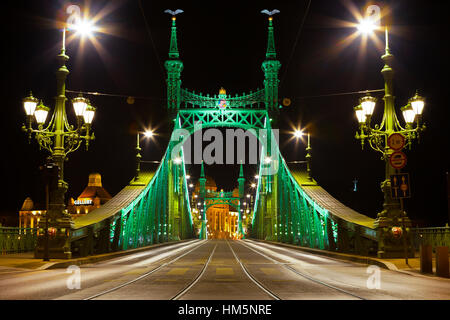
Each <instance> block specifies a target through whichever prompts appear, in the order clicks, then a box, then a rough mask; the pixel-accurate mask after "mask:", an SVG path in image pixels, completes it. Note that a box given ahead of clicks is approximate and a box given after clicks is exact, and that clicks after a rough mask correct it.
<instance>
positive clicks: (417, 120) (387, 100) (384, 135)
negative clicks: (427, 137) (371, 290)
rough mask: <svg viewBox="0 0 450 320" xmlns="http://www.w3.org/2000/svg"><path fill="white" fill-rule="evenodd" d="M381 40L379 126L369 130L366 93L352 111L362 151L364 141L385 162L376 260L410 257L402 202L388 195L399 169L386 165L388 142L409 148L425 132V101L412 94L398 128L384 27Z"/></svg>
mask: <svg viewBox="0 0 450 320" xmlns="http://www.w3.org/2000/svg"><path fill="white" fill-rule="evenodd" d="M367 21H368V20H365V21H364V24H365V25H364V26H361V27H360V28H359V29H360V31H362V30H364V31H365V32H372V31H373V30H375V27H374V26H372V27H368V26H367ZM363 27H364V28H363ZM385 37H386V48H385V54H384V55H383V56H382V57H381V59H382V60H383V62H384V63H385V65H384V68H383V69H382V70H381V74H382V75H383V77H384V83H385V95H384V98H383V100H384V114H383V120H382V122H381V124H376V125H375V126H373V127H372V124H371V122H372V114H373V111H374V108H375V105H376V98H374V97H372V96H370V95H369V94H368V95H366V96H365V97H362V98H361V99H360V105H358V106H357V107H355V108H354V110H355V113H356V117H357V119H358V122H359V129H360V131H359V132H357V133H356V139H358V140H360V141H361V147H362V148H364V145H365V142H366V141H367V142H368V143H369V145H370V147H371V148H372V149H374V150H375V151H378V152H380V153H381V154H382V160H384V162H385V168H386V169H385V180H384V181H383V182H382V183H381V190H382V192H383V193H384V203H383V211H381V212H380V213H379V214H378V216H377V219H376V220H375V223H374V225H375V228H376V229H377V232H378V256H379V257H380V258H401V257H403V256H404V255H405V254H406V257H408V256H413V255H414V251H413V250H412V248H411V239H410V235H409V227H410V226H411V221H410V220H409V218H408V217H407V214H406V212H405V211H404V210H403V203H402V201H403V200H402V199H400V200H399V199H394V198H393V196H392V194H391V176H392V175H395V174H397V173H399V169H395V168H394V167H393V166H392V165H391V163H390V160H391V156H392V154H393V153H394V152H395V151H396V150H394V149H392V148H391V146H392V145H391V146H390V145H389V142H388V141H389V138H390V137H393V136H392V135H393V134H395V135H396V136H397V137H399V138H401V139H400V140H403V144H404V146H407V147H409V148H410V149H411V145H412V141H413V140H415V139H419V137H420V133H421V132H422V131H424V130H425V126H424V125H421V117H422V111H423V108H424V106H425V101H424V99H423V98H422V97H420V96H419V95H418V93H416V95H415V96H414V97H413V98H411V99H410V100H409V103H408V104H407V105H406V106H404V107H403V108H401V111H402V113H403V117H404V120H405V123H406V125H405V127H402V126H401V124H400V122H399V120H398V118H397V115H396V111H395V105H394V99H395V97H394V91H393V88H394V86H393V79H394V70H393V69H392V61H393V58H394V56H393V55H392V54H391V52H390V49H389V33H388V27H387V26H386V27H385ZM400 135H401V136H400ZM402 137H403V138H402ZM400 226H402V227H403V228H402V227H400ZM398 230H401V236H400V237H398V234H399V233H398ZM406 247H407V248H409V250H408V251H409V252H408V253H406V252H405V251H406V249H404V248H406ZM404 250H405V251H404Z"/></svg>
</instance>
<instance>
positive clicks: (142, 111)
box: [0, 0, 449, 226]
mask: <svg viewBox="0 0 450 320" xmlns="http://www.w3.org/2000/svg"><path fill="white" fill-rule="evenodd" d="M10 3H12V2H10ZM13 3H14V4H8V7H5V8H3V19H2V23H3V28H2V29H3V32H4V37H3V47H2V53H3V55H4V57H3V64H4V65H3V68H2V75H3V86H2V88H3V89H4V92H3V94H2V98H3V103H2V109H3V111H6V112H5V113H3V115H2V117H1V120H2V128H3V132H4V135H3V146H2V150H3V152H2V166H1V170H2V171H1V172H2V178H3V187H4V189H3V192H2V197H3V201H2V206H1V210H0V212H1V213H2V214H5V215H14V214H17V211H18V210H19V209H20V207H21V205H22V202H23V200H24V199H25V198H26V197H27V196H30V197H31V198H32V199H33V200H35V202H40V203H42V202H43V199H44V193H43V186H42V180H41V177H40V173H39V170H38V167H39V166H40V165H42V164H43V162H44V159H45V157H46V153H45V152H44V151H39V148H38V145H37V143H36V141H35V140H33V141H32V143H31V144H28V139H27V137H26V134H25V133H23V132H22V131H21V126H22V123H24V122H25V113H24V110H23V106H22V99H23V98H24V97H25V96H27V95H28V93H29V91H30V90H32V91H33V95H34V96H35V97H38V98H41V99H43V101H44V103H45V104H46V105H47V106H50V107H52V108H54V99H53V97H54V96H55V89H56V79H55V71H56V68H57V62H56V55H57V54H58V53H59V48H60V41H61V32H60V31H58V30H57V28H56V26H55V23H54V22H55V20H56V19H57V18H58V17H63V15H62V8H64V7H65V6H66V5H67V4H68V2H66V1H56V0H52V1H50V0H41V1H14V2H13ZM72 3H74V4H78V5H80V6H82V7H84V6H89V8H90V12H91V13H90V14H91V15H96V14H97V13H99V12H101V11H102V10H103V11H104V12H108V13H107V14H106V15H105V16H104V17H103V18H102V19H101V20H100V21H98V23H97V25H99V26H102V27H105V29H107V30H108V32H109V33H111V34H103V33H99V34H98V35H97V36H96V39H97V40H98V43H99V44H100V45H101V47H100V48H96V47H95V46H94V45H93V44H92V43H91V42H89V41H85V43H84V47H83V49H80V41H79V40H78V39H75V40H74V41H72V42H71V43H69V44H68V46H67V54H68V55H69V56H70V60H69V62H68V64H67V67H68V68H69V70H70V74H69V76H68V80H67V89H69V90H76V91H79V90H81V91H88V92H101V93H111V94H116V95H123V96H134V97H136V99H135V103H134V104H132V105H130V104H128V103H127V101H126V98H124V97H112V96H95V97H89V98H90V99H91V101H92V102H93V104H94V105H95V106H96V107H97V113H96V116H95V119H94V131H95V135H96V140H95V141H94V142H93V143H92V144H91V146H90V148H89V151H87V152H86V151H85V148H84V146H83V147H82V149H80V150H79V151H77V152H75V153H73V154H71V155H70V156H69V161H68V162H67V163H66V167H65V168H66V169H65V171H66V172H65V180H66V181H67V182H68V183H69V185H70V187H69V191H68V196H69V197H74V198H76V197H77V196H78V195H79V194H80V193H81V191H82V190H83V189H84V187H85V186H86V185H87V181H88V175H89V173H91V172H100V173H101V174H102V178H103V185H104V187H105V188H106V189H107V190H108V191H109V192H110V193H111V194H113V195H114V194H116V193H117V192H119V191H120V190H121V189H122V188H123V187H124V186H125V185H126V184H127V183H128V182H129V181H130V180H131V179H132V177H133V174H134V169H135V160H134V159H135V158H134V157H135V151H134V148H135V133H134V132H135V130H136V128H139V130H143V129H144V128H145V127H152V128H155V129H156V132H157V134H158V136H157V137H156V139H155V140H154V141H152V142H147V143H143V144H142V147H143V159H144V160H160V159H161V157H162V155H163V153H164V151H165V148H166V146H167V141H168V138H169V134H170V132H169V129H168V128H169V127H168V118H167V114H166V101H165V97H166V86H165V78H166V75H165V70H164V68H163V63H164V61H165V60H166V59H167V53H168V46H169V35H170V24H171V20H170V16H169V15H167V14H165V13H164V12H163V11H164V10H165V9H172V10H175V9H177V8H180V9H183V10H184V13H182V14H181V15H179V16H178V18H177V27H178V47H179V50H180V55H181V59H182V61H183V63H184V70H183V73H182V81H183V82H182V87H184V88H187V89H189V90H195V91H196V92H203V93H209V94H212V95H214V94H217V93H218V91H219V89H220V87H224V88H225V89H227V93H229V94H232V95H233V96H234V95H235V94H236V93H238V94H241V93H243V92H249V91H250V90H253V91H254V90H256V89H258V88H262V87H263V79H264V75H263V72H262V70H261V63H262V62H263V60H264V58H265V50H266V44H267V40H266V37H267V16H265V15H262V14H261V13H260V11H261V10H262V9H269V10H271V9H274V8H276V9H279V10H280V11H281V13H280V14H278V15H276V16H275V18H274V27H275V37H276V38H275V41H276V47H277V52H278V59H279V60H280V62H281V64H282V67H281V70H280V80H282V82H281V86H280V99H283V98H290V99H291V100H292V104H291V105H290V106H289V107H285V108H283V109H282V111H281V115H280V128H281V130H282V135H281V137H280V140H281V148H282V149H281V150H282V153H283V156H284V157H285V159H286V160H287V161H294V160H303V159H304V156H305V151H304V149H305V145H304V144H303V143H297V144H296V143H295V141H288V140H289V138H290V136H291V133H290V131H291V130H292V127H293V126H295V127H297V126H300V125H301V126H302V127H305V126H306V127H307V129H308V130H309V131H310V132H311V135H312V148H313V151H312V155H313V176H314V178H315V179H316V180H317V181H318V182H319V184H320V185H321V186H323V187H324V188H325V189H326V190H327V191H328V192H330V193H331V194H332V195H333V196H335V197H336V198H337V199H339V200H340V201H342V202H343V203H345V204H346V205H349V206H351V207H353V208H355V209H356V210H358V211H360V212H361V213H364V214H367V215H368V216H371V217H373V218H375V217H376V214H377V212H379V211H380V210H381V205H382V197H383V196H382V193H381V191H380V188H379V184H380V182H381V181H382V180H383V178H384V162H382V161H381V160H380V154H378V153H376V152H375V151H373V150H371V149H370V148H369V146H368V145H366V148H365V150H361V146H360V142H359V141H357V140H356V139H354V135H355V132H356V130H357V129H358V124H357V121H356V118H355V115H354V112H353V107H354V106H356V105H357V104H358V98H359V97H360V96H361V95H340V96H329V97H323V95H328V94H334V93H344V92H354V91H360V90H367V89H382V88H383V78H382V76H381V73H380V71H381V69H382V67H383V63H382V61H381V59H380V57H381V55H382V53H383V50H382V49H381V48H377V47H376V46H375V44H374V43H373V42H371V41H369V42H368V44H367V49H366V51H365V52H362V50H361V48H360V42H361V40H360V38H357V39H356V40H355V41H354V42H353V43H352V44H351V45H350V46H348V47H347V48H340V47H339V45H338V43H339V42H340V41H341V40H342V39H344V38H346V37H347V36H349V35H351V34H352V33H353V32H354V31H355V30H354V29H352V28H345V27H342V24H340V23H339V22H338V21H347V22H356V19H355V17H354V16H353V15H352V13H351V12H350V10H349V4H353V5H354V6H355V7H356V8H360V9H361V12H362V10H363V7H364V6H365V5H366V1H338V0H333V1H329V0H327V1H325V0H313V1H312V3H311V7H310V10H309V13H308V15H307V17H306V20H305V23H304V26H303V28H302V30H301V32H300V33H299V28H300V25H301V22H302V19H303V17H304V15H305V11H306V8H307V4H308V1H306V0H298V1H220V2H219V1H208V2H203V1H202V2H198V1H189V2H187V1H186V3H185V2H181V1H178V2H177V1H149V0H142V2H141V3H142V9H143V11H144V14H145V18H146V20H147V23H148V26H149V30H147V29H146V24H145V20H144V17H143V14H142V12H141V10H140V5H139V1H138V0H128V1H125V0H124V1H90V2H84V1H79V2H76V1H74V2H72ZM443 3H444V2H442V1H411V0H408V1H406V0H401V1H399V0H396V1H392V4H391V8H392V20H393V24H394V25H393V29H392V32H391V37H390V38H391V50H392V53H393V54H394V56H395V64H394V70H395V72H396V75H395V80H394V81H395V95H396V108H397V111H398V115H399V117H400V118H401V119H402V116H401V115H400V111H399V109H400V107H401V106H403V105H405V104H406V103H407V101H408V99H409V98H410V97H412V96H413V95H414V93H415V91H416V89H419V90H420V94H421V95H422V96H424V97H426V99H427V100H426V102H427V104H426V107H425V111H424V115H423V118H424V121H425V122H426V124H427V131H426V132H425V133H424V135H423V136H422V140H421V143H420V144H419V145H418V144H417V142H415V143H414V145H413V149H412V151H409V150H407V152H406V153H407V155H408V165H407V167H406V168H405V169H404V172H409V173H410V175H411V187H412V194H413V197H412V199H409V200H407V201H406V210H407V211H408V214H409V216H410V217H411V219H413V220H414V221H415V224H420V225H424V226H443V225H444V224H445V223H446V222H448V208H447V180H446V172H447V171H448V163H449V159H448V149H449V144H448V141H449V137H448V130H446V129H447V124H448V111H447V110H448V99H449V96H448V90H447V89H444V88H446V87H445V85H444V83H443V81H444V79H445V78H446V76H448V70H447V69H446V68H445V64H446V63H447V60H448V50H447V49H446V48H445V44H447V43H448V40H449V39H448V38H449V37H448V27H447V25H446V24H447V21H448V18H447V17H446V16H445V15H446V14H447V12H448V11H447V10H445V8H443V7H442V4H443ZM105 8H106V9H105ZM149 32H150V33H149ZM298 35H299V37H297V36H298ZM378 37H379V38H380V39H381V40H382V41H384V36H383V34H380V33H378ZM295 43H296V45H295V46H294V44H295ZM340 49H342V50H340ZM67 96H68V98H73V97H74V94H73V93H68V94H67ZM313 96H322V97H313ZM375 96H376V97H377V98H378V103H377V106H376V109H375V114H374V119H375V120H376V121H377V122H379V121H381V116H382V110H383V108H382V106H383V105H382V100H381V98H382V94H379V93H378V94H375ZM139 97H142V98H139ZM66 108H67V110H68V114H69V117H70V119H71V122H72V123H74V120H75V115H74V113H73V108H72V105H71V103H67V104H66ZM401 121H403V120H401ZM238 169H239V168H238V166H231V165H221V166H218V165H215V166H211V167H207V168H206V170H207V174H208V175H210V176H212V177H213V178H214V179H215V180H216V182H217V184H218V186H219V188H223V189H231V188H233V187H234V186H235V185H237V181H236V179H237V176H238ZM244 170H245V173H246V176H247V178H248V182H249V181H251V177H252V176H253V175H254V174H255V173H256V167H255V166H246V167H245V168H244ZM188 171H189V172H190V173H191V175H192V176H193V178H198V176H199V167H198V166H192V167H191V168H188ZM230 177H231V178H230ZM355 178H356V179H357V180H358V191H357V192H356V193H355V192H352V189H353V180H354V179H355Z"/></svg>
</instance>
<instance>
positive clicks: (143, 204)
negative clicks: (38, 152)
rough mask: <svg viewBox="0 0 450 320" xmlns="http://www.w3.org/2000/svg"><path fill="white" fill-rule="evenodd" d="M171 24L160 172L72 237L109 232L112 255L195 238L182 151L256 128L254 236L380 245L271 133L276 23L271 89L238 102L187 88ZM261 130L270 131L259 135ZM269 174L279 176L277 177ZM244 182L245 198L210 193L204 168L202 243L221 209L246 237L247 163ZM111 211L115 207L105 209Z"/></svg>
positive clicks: (343, 246)
mask: <svg viewBox="0 0 450 320" xmlns="http://www.w3.org/2000/svg"><path fill="white" fill-rule="evenodd" d="M172 21H173V22H172V32H171V41H170V43H171V44H170V50H169V60H167V61H166V68H167V71H168V78H167V87H168V91H167V92H168V110H169V113H170V116H171V118H172V119H173V120H174V126H173V132H172V137H171V141H170V143H169V145H168V147H167V150H166V153H165V155H164V157H163V159H162V160H161V163H160V165H159V167H158V169H157V170H156V172H154V173H152V174H146V173H145V172H142V173H141V174H140V178H139V180H133V181H131V183H130V185H129V186H127V187H126V188H125V189H124V190H123V193H119V195H117V196H116V197H114V198H113V199H112V200H110V202H108V203H107V204H105V206H104V211H101V210H102V208H99V209H97V210H98V214H97V213H96V211H95V210H94V211H93V212H91V213H90V215H92V216H94V217H95V216H96V214H97V216H98V217H99V218H98V220H97V221H86V223H82V222H83V221H81V220H77V223H78V224H79V227H77V228H76V230H74V231H73V234H72V235H73V239H77V241H85V242H86V243H92V241H91V242H89V241H88V240H83V239H88V238H89V237H91V238H95V236H96V235H97V237H98V238H99V239H100V238H101V230H102V228H103V229H104V230H106V232H104V233H105V235H106V236H105V239H106V241H107V244H108V246H107V248H109V250H111V249H112V250H126V249H130V248H136V247H140V246H145V245H149V244H153V243H158V242H164V241H176V240H180V239H186V238H192V237H193V236H194V234H193V233H194V232H193V221H192V215H191V210H190V208H191V204H190V202H189V196H188V195H189V192H188V187H187V179H186V171H185V170H186V169H185V164H184V155H183V148H182V147H181V148H179V146H180V142H181V145H182V143H183V142H185V141H186V140H187V138H188V136H189V135H191V134H193V133H194V132H195V131H196V130H199V129H200V128H209V127H234V128H242V129H253V130H254V132H255V134H256V135H257V137H258V139H260V140H261V141H263V142H264V143H262V145H263V148H262V152H261V155H260V159H259V177H260V178H259V180H258V184H257V187H256V197H255V203H254V210H253V217H252V222H251V228H250V233H249V235H250V237H252V238H258V239H265V240H272V241H279V242H285V243H293V244H297V245H301V246H308V247H312V248H317V249H327V250H340V251H351V250H353V251H355V250H361V246H360V243H361V242H362V241H363V240H360V238H361V237H362V238H364V239H369V240H367V241H373V239H376V234H374V232H373V228H372V226H371V225H372V224H373V221H371V219H370V218H367V217H364V216H362V215H360V214H358V213H356V212H353V211H351V209H349V208H346V207H345V206H343V205H342V204H340V203H339V205H336V203H337V201H336V200H335V199H334V198H333V199H332V200H333V201H334V202H333V206H334V207H333V206H330V205H328V204H327V203H324V202H323V201H321V199H320V197H317V196H314V195H311V194H312V193H311V192H312V191H314V190H316V189H317V190H319V191H321V190H322V189H321V188H320V187H319V186H318V185H317V183H316V182H315V181H314V180H313V179H312V178H311V177H309V178H308V179H307V178H305V181H306V182H305V183H303V182H302V181H300V180H299V179H300V178H299V177H298V176H297V173H294V174H293V171H291V170H290V168H289V167H288V165H287V164H286V162H285V160H284V159H283V157H282V155H281V153H280V150H279V146H278V143H277V140H276V139H275V133H274V131H273V130H272V125H274V123H272V121H271V120H272V119H271V117H274V120H275V122H276V116H277V113H278V71H279V68H280V66H281V64H280V63H279V61H278V60H276V51H275V42H274V34H273V25H272V19H271V18H270V19H269V28H268V48H267V54H266V60H265V61H264V62H263V65H262V66H263V70H264V73H265V81H264V89H263V90H258V91H256V92H251V93H249V94H242V95H240V96H239V95H236V97H234V98H233V97H230V96H228V95H227V94H226V91H225V90H224V89H221V90H220V92H219V95H215V96H211V97H210V96H209V95H206V96H205V95H203V94H195V93H194V92H189V91H187V90H185V89H182V88H181V78H180V74H181V70H182V68H183V63H182V62H181V60H180V56H179V53H178V47H177V44H176V41H177V39H176V25H175V19H173V20H172ZM200 123H201V126H200V128H199V126H198V125H199V124H200ZM256 129H263V130H258V132H257V133H256V131H257V130H256ZM308 151H311V149H310V148H309V150H308ZM269 168H272V169H275V170H274V171H270V170H268V169H269ZM294 175H295V176H294ZM238 183H239V196H238V197H236V196H233V194H232V193H229V192H227V193H225V192H215V193H212V194H211V193H210V194H209V195H207V194H206V177H205V169H204V164H203V163H202V165H201V174H200V179H199V184H200V190H199V198H198V201H199V203H200V204H201V206H203V209H202V210H203V211H202V215H201V217H200V218H201V220H202V222H201V227H200V228H201V230H200V233H199V237H200V238H201V239H206V238H207V230H206V211H207V210H208V208H210V207H211V206H213V205H216V204H228V205H231V206H233V207H235V208H236V209H238V213H239V219H238V223H239V227H238V232H239V233H240V236H244V231H243V226H242V213H241V208H240V204H241V203H243V197H244V183H245V178H244V173H243V168H242V164H241V168H240V172H239V178H238ZM308 188H310V189H308ZM311 188H313V189H312V190H311ZM314 188H315V189H314ZM330 198H331V197H328V198H327V199H328V200H327V201H329V199H330ZM331 202H332V201H331ZM108 206H109V207H111V209H108V210H106V209H107V208H108ZM327 208H328V209H327ZM335 208H338V209H339V210H341V211H339V210H337V209H336V210H335ZM347 209H348V210H347ZM79 219H83V218H79ZM86 219H87V218H86ZM358 219H359V220H358ZM372 220H373V219H372ZM105 221H106V222H107V223H104V222H105ZM97 247H99V246H98V245H97ZM100 247H101V246H100ZM350 247H352V248H353V249H351V248H350ZM349 248H350V249H349Z"/></svg>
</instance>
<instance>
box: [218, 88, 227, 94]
mask: <svg viewBox="0 0 450 320" xmlns="http://www.w3.org/2000/svg"><path fill="white" fill-rule="evenodd" d="M219 94H227V90H225V89H224V88H223V87H221V88H220V90H219Z"/></svg>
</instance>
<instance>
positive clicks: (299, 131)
mask: <svg viewBox="0 0 450 320" xmlns="http://www.w3.org/2000/svg"><path fill="white" fill-rule="evenodd" d="M294 137H296V138H301V137H303V131H302V130H295V132H294Z"/></svg>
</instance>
